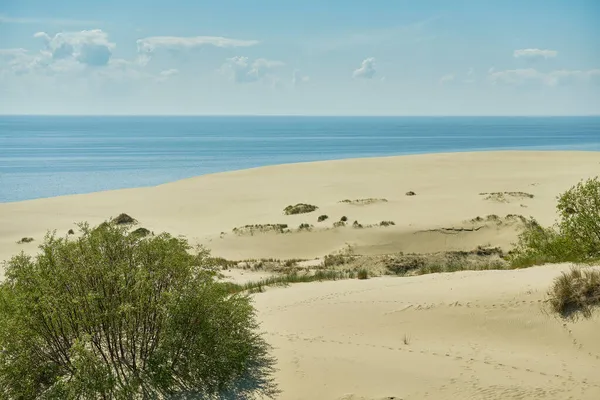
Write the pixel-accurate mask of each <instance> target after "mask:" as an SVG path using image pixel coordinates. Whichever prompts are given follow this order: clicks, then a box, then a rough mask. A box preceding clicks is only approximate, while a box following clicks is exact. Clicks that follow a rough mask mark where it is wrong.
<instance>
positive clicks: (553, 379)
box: [254, 266, 600, 400]
mask: <svg viewBox="0 0 600 400" xmlns="http://www.w3.org/2000/svg"><path fill="white" fill-rule="evenodd" d="M566 269H567V266H544V267H536V268H530V269H524V270H516V271H479V272H475V271H468V272H457V273H449V274H432V275H423V276H418V277H410V278H389V277H388V278H373V279H369V280H366V281H359V280H348V281H337V282H322V283H310V284H306V283H305V284H296V285H293V286H291V287H289V288H284V289H271V290H269V291H267V292H266V293H261V294H257V295H255V297H254V298H255V304H256V306H257V308H258V310H259V316H260V319H261V320H262V321H263V329H264V331H265V332H266V338H267V339H268V340H269V342H270V343H272V344H273V346H274V347H275V352H274V354H275V355H276V357H277V358H278V360H279V368H280V370H279V372H278V373H277V376H276V377H277V380H278V382H280V384H281V388H282V389H283V390H284V393H283V394H282V396H281V399H342V398H343V399H383V398H386V399H387V398H388V397H385V396H395V397H394V398H396V399H404V400H409V399H410V400H413V399H414V400H417V399H419V400H420V399H436V400H451V399H456V400H464V399H481V400H484V399H485V400H488V399H497V400H506V399H556V400H565V399H577V400H585V399H590V400H592V399H594V400H597V399H600V374H599V373H598V371H600V342H599V341H598V331H599V329H600V313H596V317H595V318H594V319H593V320H585V321H578V322H577V323H568V324H566V326H563V321H561V320H557V319H555V318H554V317H553V316H549V315H547V314H546V313H545V311H544V310H545V308H544V303H543V299H544V294H545V292H546V291H547V289H548V287H549V286H550V283H551V282H552V279H553V278H554V277H555V276H556V275H558V274H559V271H561V270H566ZM405 337H406V338H407V342H408V344H405V343H404V338H405ZM390 398H391V397H390Z"/></svg>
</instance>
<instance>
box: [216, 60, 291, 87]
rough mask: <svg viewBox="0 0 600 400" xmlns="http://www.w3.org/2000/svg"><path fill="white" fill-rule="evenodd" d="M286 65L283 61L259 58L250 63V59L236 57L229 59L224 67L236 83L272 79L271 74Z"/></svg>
mask: <svg viewBox="0 0 600 400" xmlns="http://www.w3.org/2000/svg"><path fill="white" fill-rule="evenodd" d="M284 65H285V64H284V63H283V62H281V61H273V60H266V59H264V58H259V59H256V60H254V61H253V62H250V59H249V58H248V57H242V56H236V57H232V58H228V59H227V61H226V62H225V64H224V65H223V67H222V70H223V71H224V72H225V73H228V74H229V75H230V76H231V78H232V79H233V81H234V82H235V83H250V82H257V81H260V80H262V79H265V78H269V77H271V72H272V71H273V70H274V69H275V68H278V67H282V66H284Z"/></svg>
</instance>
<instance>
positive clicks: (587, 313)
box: [548, 267, 600, 318]
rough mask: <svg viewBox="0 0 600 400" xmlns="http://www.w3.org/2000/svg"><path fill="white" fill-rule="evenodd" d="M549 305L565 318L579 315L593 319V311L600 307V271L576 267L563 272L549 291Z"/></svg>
mask: <svg viewBox="0 0 600 400" xmlns="http://www.w3.org/2000/svg"><path fill="white" fill-rule="evenodd" d="M548 303H549V304H550V308H551V309H552V311H554V312H555V313H557V314H559V315H561V316H563V317H565V318H570V317H574V316H575V315H576V314H578V313H581V314H582V315H583V316H584V317H586V318H589V317H591V315H592V309H593V308H594V307H597V306H600V271H598V270H593V269H582V268H577V267H574V268H572V269H571V270H570V271H569V272H563V273H562V274H561V275H560V276H559V277H557V278H556V279H555V280H554V283H553V284H552V287H551V288H550V290H549V291H548Z"/></svg>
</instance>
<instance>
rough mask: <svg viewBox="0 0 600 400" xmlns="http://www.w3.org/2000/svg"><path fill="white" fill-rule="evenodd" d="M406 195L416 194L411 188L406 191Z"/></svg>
mask: <svg viewBox="0 0 600 400" xmlns="http://www.w3.org/2000/svg"><path fill="white" fill-rule="evenodd" d="M406 195H407V196H416V195H417V194H416V193H415V192H413V191H412V190H410V191H408V192H406Z"/></svg>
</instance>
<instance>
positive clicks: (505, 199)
mask: <svg viewBox="0 0 600 400" xmlns="http://www.w3.org/2000/svg"><path fill="white" fill-rule="evenodd" d="M479 195H480V196H485V198H484V200H490V201H496V202H498V203H510V202H511V201H513V200H523V199H533V197H534V196H533V195H532V194H531V193H525V192H483V193H479Z"/></svg>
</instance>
